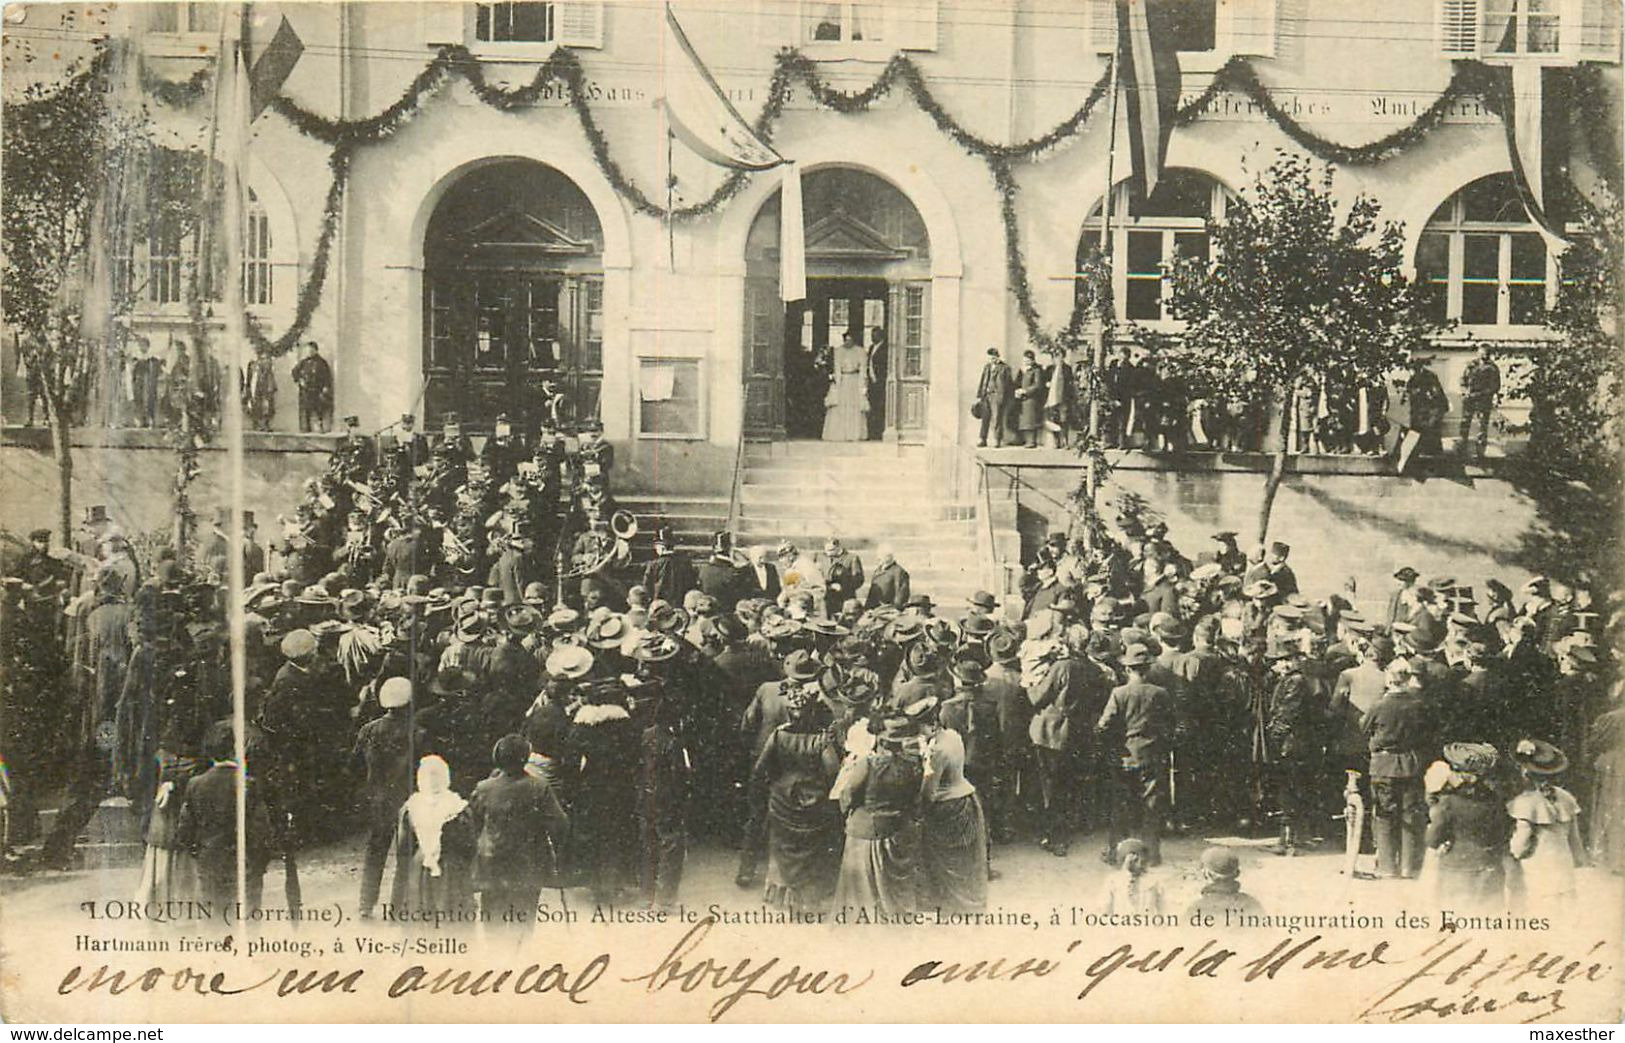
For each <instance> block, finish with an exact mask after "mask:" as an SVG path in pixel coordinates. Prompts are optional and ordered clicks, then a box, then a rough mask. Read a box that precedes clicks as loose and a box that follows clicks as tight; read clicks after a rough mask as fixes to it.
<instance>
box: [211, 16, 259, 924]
mask: <svg viewBox="0 0 1625 1043" xmlns="http://www.w3.org/2000/svg"><path fill="white" fill-rule="evenodd" d="M248 17H249V15H248V5H247V4H246V3H242V4H238V5H237V26H238V29H237V33H236V35H235V36H229V35H228V34H227V31H226V30H224V29H222V37H223V38H224V43H227V44H229V45H230V49H229V51H228V50H227V49H226V47H224V46H222V48H221V52H220V59H219V60H220V73H221V77H222V79H223V78H224V77H225V76H226V75H230V77H231V91H230V93H229V95H228V98H229V100H230V107H229V108H227V109H226V110H224V111H223V112H222V113H221V118H222V119H223V120H225V121H227V122H226V132H227V133H226V140H225V148H224V149H222V150H221V155H220V160H221V164H222V166H223V168H224V175H225V186H224V193H223V196H222V198H221V207H220V227H221V232H222V233H223V235H224V237H225V247H226V249H225V257H226V263H225V271H224V272H223V273H222V279H223V282H224V285H223V286H221V288H220V289H221V300H222V310H223V314H224V330H223V333H224V337H225V345H226V355H227V370H226V372H227V374H228V376H227V379H226V381H225V384H226V387H225V388H223V389H222V398H223V400H224V401H223V402H222V414H223V416H222V420H223V425H222V426H223V428H224V433H225V437H226V482H227V486H226V488H227V500H228V502H229V503H230V504H231V517H230V518H229V519H228V524H227V529H226V536H227V539H226V552H227V553H226V605H227V613H228V616H227V620H228V625H229V628H230V634H231V731H232V743H233V751H232V752H233V755H234V757H235V758H236V761H237V787H236V797H237V816H236V818H237V837H236V839H237V907H238V908H237V911H238V915H239V916H241V915H244V914H245V913H246V911H247V903H248V770H249V764H248V719H247V717H248V715H247V689H248V646H247V619H246V617H245V616H244V612H243V587H244V584H245V581H246V577H245V576H244V575H243V539H244V532H243V503H244V498H245V497H244V493H245V489H244V485H243V402H242V390H243V388H244V384H243V383H242V382H243V380H244V379H245V374H244V371H243V344H244V341H245V340H246V339H247V330H246V329H245V323H244V316H243V284H242V248H243V244H242V234H243V226H242V163H243V158H244V152H245V151H246V148H247V144H248V121H247V119H246V114H247V110H246V104H247V101H248V99H247V98H246V97H244V94H245V93H246V91H247V88H248V84H247V77H246V76H245V75H244V60H245V59H244V56H243V53H242V35H243V30H244V29H245V28H246V24H247V21H248ZM223 21H224V20H223ZM205 263H212V258H211V259H207V260H206V262H205Z"/></svg>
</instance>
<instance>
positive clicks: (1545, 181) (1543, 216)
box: [1496, 62, 1572, 249]
mask: <svg viewBox="0 0 1625 1043" xmlns="http://www.w3.org/2000/svg"><path fill="white" fill-rule="evenodd" d="M1496 73H1497V76H1498V81H1497V85H1496V87H1497V93H1498V94H1499V95H1500V104H1501V108H1502V111H1501V121H1502V123H1503V124H1505V126H1506V137H1507V155H1508V159H1509V161H1510V163H1509V165H1510V166H1511V167H1512V180H1513V182H1514V183H1515V184H1516V185H1517V186H1518V195H1519V196H1520V197H1521V198H1522V199H1523V205H1524V208H1525V209H1526V210H1528V211H1529V216H1530V217H1531V218H1533V219H1534V221H1535V223H1536V225H1538V226H1539V228H1540V230H1541V231H1542V232H1543V233H1544V234H1545V235H1546V236H1547V238H1548V240H1549V241H1550V242H1551V244H1552V246H1553V247H1554V248H1557V249H1561V248H1562V245H1563V239H1564V234H1563V215H1562V214H1561V213H1558V212H1556V211H1559V210H1561V209H1562V208H1561V206H1559V205H1557V204H1558V202H1559V199H1560V196H1559V193H1558V192H1557V191H1554V189H1555V188H1556V187H1557V186H1558V184H1559V182H1560V181H1562V180H1563V179H1565V178H1566V177H1567V176H1568V140H1567V137H1568V135H1567V130H1568V124H1567V119H1568V114H1569V111H1570V108H1569V106H1570V104H1571V101H1572V99H1571V98H1570V96H1569V95H1570V92H1569V85H1570V83H1571V80H1570V78H1569V75H1570V74H1569V70H1567V69H1556V68H1551V67H1549V66H1542V65H1539V64H1537V63H1534V62H1515V63H1513V64H1512V66H1511V68H1507V67H1505V66H1503V67H1501V68H1499V69H1497V70H1496Z"/></svg>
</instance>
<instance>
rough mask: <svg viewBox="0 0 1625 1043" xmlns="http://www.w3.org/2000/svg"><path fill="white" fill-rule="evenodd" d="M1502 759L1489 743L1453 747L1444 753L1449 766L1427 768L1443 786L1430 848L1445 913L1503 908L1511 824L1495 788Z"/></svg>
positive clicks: (1433, 811) (1431, 818) (1433, 810)
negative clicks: (1495, 775) (1494, 783)
mask: <svg viewBox="0 0 1625 1043" xmlns="http://www.w3.org/2000/svg"><path fill="white" fill-rule="evenodd" d="M1497 757H1498V754H1497V753H1496V749H1495V747H1494V746H1491V745H1490V744H1488V743H1482V742H1453V743H1450V744H1449V745H1447V746H1445V748H1444V759H1445V763H1444V764H1443V765H1439V764H1435V765H1434V767H1433V768H1430V769H1428V771H1429V775H1430V776H1432V777H1435V778H1437V779H1438V782H1439V788H1438V792H1437V794H1436V795H1435V796H1434V797H1433V798H1432V800H1431V802H1430V803H1431V805H1432V806H1431V807H1430V809H1429V811H1428V829H1427V846H1428V852H1429V854H1430V855H1432V856H1434V860H1435V864H1434V873H1435V881H1436V887H1437V893H1438V901H1439V908H1440V909H1485V910H1489V909H1496V908H1500V907H1501V903H1502V901H1503V889H1504V886H1505V880H1506V875H1505V872H1504V868H1503V867H1504V863H1505V860H1506V853H1507V839H1508V837H1509V836H1511V833H1512V819H1511V818H1509V817H1508V816H1507V811H1506V805H1505V804H1504V803H1503V801H1502V799H1501V797H1500V795H1499V794H1497V793H1496V792H1495V790H1494V789H1493V788H1492V787H1491V775H1492V773H1493V772H1494V771H1495V766H1496V760H1497ZM1441 767H1443V769H1444V770H1442V771H1436V770H1435V769H1439V768H1441Z"/></svg>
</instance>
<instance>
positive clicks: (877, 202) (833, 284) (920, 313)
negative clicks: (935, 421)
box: [742, 167, 932, 442]
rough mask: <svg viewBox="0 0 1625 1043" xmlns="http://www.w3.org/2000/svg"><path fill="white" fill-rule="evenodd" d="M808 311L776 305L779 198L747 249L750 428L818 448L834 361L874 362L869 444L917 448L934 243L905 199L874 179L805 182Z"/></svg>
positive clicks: (822, 173) (848, 172) (831, 173)
mask: <svg viewBox="0 0 1625 1043" xmlns="http://www.w3.org/2000/svg"><path fill="white" fill-rule="evenodd" d="M802 213H803V219H804V221H805V224H806V257H807V299H806V300H805V301H802V302H796V303H793V304H790V305H785V304H784V303H783V302H782V301H780V300H779V252H778V251H779V195H778V194H775V195H774V196H773V197H772V198H770V199H769V200H768V201H767V202H766V203H765V204H763V206H762V209H761V211H760V212H759V213H758V214H757V215H756V219H755V221H754V222H753V223H752V225H751V228H750V234H749V236H748V237H747V239H746V242H745V318H744V344H743V351H744V359H743V362H744V365H743V367H742V368H743V372H744V396H745V409H744V424H745V433H746V434H747V435H750V436H753V437H757V438H810V439H816V438H820V437H821V436H822V433H823V420H824V409H825V406H824V401H825V394H826V392H827V391H828V390H829V387H830V381H831V375H830V365H831V352H832V349H833V348H835V347H836V346H837V345H839V344H840V343H841V341H842V337H843V335H850V336H852V337H853V338H854V339H855V340H856V341H857V343H859V344H862V345H863V346H864V348H865V351H866V357H867V358H868V366H867V367H866V373H865V376H866V378H868V380H869V387H868V396H867V400H868V403H869V412H868V416H867V430H866V431H865V432H864V433H865V436H866V437H867V438H868V439H870V440H880V439H893V438H895V439H897V440H900V441H904V442H919V441H923V440H924V438H925V431H926V426H927V406H928V404H929V401H930V376H929V374H930V348H931V275H932V273H931V243H930V237H929V236H928V234H927V233H926V229H925V222H924V221H923V220H922V219H921V217H920V213H919V211H918V210H917V209H916V208H915V207H914V204H913V203H911V202H910V201H909V199H908V197H907V196H905V195H904V194H903V193H902V192H901V191H900V190H898V189H897V188H896V187H895V186H894V185H892V184H891V183H890V182H888V181H886V180H885V179H883V178H880V177H877V176H876V175H874V174H870V173H868V172H866V171H862V170H855V169H852V168H847V167H824V168H820V169H818V170H814V171H811V172H810V173H807V174H806V175H804V176H803V178H802Z"/></svg>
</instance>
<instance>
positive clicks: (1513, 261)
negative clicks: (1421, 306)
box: [1416, 174, 1557, 326]
mask: <svg viewBox="0 0 1625 1043" xmlns="http://www.w3.org/2000/svg"><path fill="white" fill-rule="evenodd" d="M1556 266H1557V261H1556V259H1555V258H1553V257H1552V256H1550V254H1549V252H1548V251H1547V249H1546V241H1545V239H1544V238H1542V237H1541V234H1540V232H1539V231H1538V230H1537V229H1536V227H1535V224H1534V222H1533V221H1531V220H1530V218H1529V212H1528V211H1527V210H1525V209H1524V206H1523V202H1522V201H1521V200H1520V199H1519V198H1518V191H1517V187H1516V186H1515V185H1514V184H1513V181H1512V175H1510V174H1493V175H1491V176H1489V177H1486V178H1480V179H1479V180H1477V181H1474V182H1473V183H1472V184H1470V185H1468V186H1467V187H1466V188H1463V189H1462V190H1461V191H1459V192H1457V193H1456V194H1455V195H1453V196H1451V197H1450V198H1449V199H1447V200H1445V202H1444V204H1443V205H1442V206H1440V207H1439V209H1437V210H1435V211H1434V212H1433V216H1432V217H1431V218H1429V219H1428V223H1427V226H1426V228H1424V229H1423V232H1422V237H1421V239H1420V241H1419V242H1418V244H1417V248H1416V275H1417V280H1418V281H1419V282H1420V283H1421V284H1422V285H1423V286H1424V287H1426V288H1427V291H1428V296H1429V307H1430V312H1431V314H1432V316H1433V317H1434V318H1435V319H1438V320H1439V321H1441V322H1442V321H1445V320H1448V319H1458V320H1460V321H1461V322H1462V323H1463V324H1464V325H1468V326H1535V325H1539V324H1540V323H1541V321H1542V319H1543V315H1544V311H1545V309H1546V307H1547V305H1548V297H1549V294H1550V292H1551V290H1552V288H1554V287H1555V286H1556V284H1557V283H1556Z"/></svg>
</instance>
